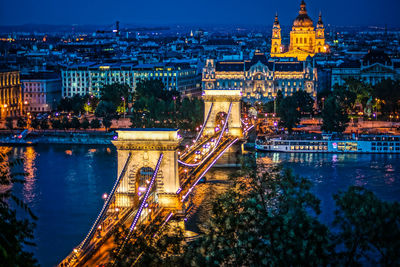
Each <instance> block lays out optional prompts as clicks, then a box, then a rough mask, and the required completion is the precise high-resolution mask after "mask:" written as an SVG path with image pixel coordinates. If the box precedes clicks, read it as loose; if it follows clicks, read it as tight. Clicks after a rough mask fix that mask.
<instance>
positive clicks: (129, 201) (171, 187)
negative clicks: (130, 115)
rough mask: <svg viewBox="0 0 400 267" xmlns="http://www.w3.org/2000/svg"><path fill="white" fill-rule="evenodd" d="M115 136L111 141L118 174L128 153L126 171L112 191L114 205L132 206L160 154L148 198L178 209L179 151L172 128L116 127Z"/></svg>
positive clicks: (178, 139) (169, 207) (143, 188)
mask: <svg viewBox="0 0 400 267" xmlns="http://www.w3.org/2000/svg"><path fill="white" fill-rule="evenodd" d="M117 132H118V139H117V140H115V141H112V143H113V144H114V145H115V146H116V148H117V153H118V176H119V175H120V174H121V172H122V170H123V168H124V165H125V162H126V161H127V159H128V156H129V154H130V153H131V159H130V161H129V164H128V169H127V175H125V177H124V178H123V179H122V180H121V182H120V185H119V187H118V189H117V191H116V193H115V205H116V206H117V207H121V208H124V207H133V206H137V205H138V204H139V198H140V196H141V195H142V194H143V193H144V192H145V191H146V189H147V186H148V183H149V180H150V179H151V177H152V176H153V173H154V168H155V166H156V165H157V162H158V159H159V158H160V155H161V154H163V157H162V161H161V165H160V167H159V171H158V173H157V177H156V182H155V184H154V186H153V189H152V195H151V200H150V201H151V202H152V203H157V205H160V206H161V207H164V208H168V209H175V210H176V209H179V207H180V201H179V199H178V196H177V194H176V192H177V191H178V189H179V187H180V184H179V170H178V161H177V158H178V154H177V148H178V146H179V143H180V138H179V136H178V130H175V129H126V130H119V131H117Z"/></svg>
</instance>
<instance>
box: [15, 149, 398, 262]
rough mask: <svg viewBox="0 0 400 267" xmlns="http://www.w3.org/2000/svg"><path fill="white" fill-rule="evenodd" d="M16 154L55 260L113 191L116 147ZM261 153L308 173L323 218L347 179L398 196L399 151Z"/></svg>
mask: <svg viewBox="0 0 400 267" xmlns="http://www.w3.org/2000/svg"><path fill="white" fill-rule="evenodd" d="M13 154H14V157H22V158H24V160H25V163H24V164H25V166H24V168H25V171H26V172H28V173H29V176H28V177H27V178H26V180H27V183H26V184H25V185H24V186H22V187H15V190H16V193H17V194H19V195H20V196H21V197H22V198H23V199H24V200H25V201H26V202H27V203H28V204H29V205H30V206H31V207H32V209H33V211H34V212H35V214H36V215H37V216H38V217H39V220H38V222H37V228H36V232H35V235H36V243H37V248H35V249H34V252H35V253H36V256H37V258H38V259H39V261H40V264H41V265H42V266H54V265H55V264H57V263H58V262H59V261H60V260H62V259H63V257H65V256H66V255H67V254H68V253H69V252H70V251H71V250H72V248H73V247H74V246H76V245H77V244H78V243H79V242H80V241H81V240H82V239H83V238H84V236H85V234H86V233H87V231H88V230H89V228H90V225H91V224H92V223H93V221H94V219H95V217H96V215H97V213H98V212H99V210H100V208H101V206H102V202H103V200H102V199H101V196H102V194H103V193H104V192H109V190H110V189H111V187H112V184H113V182H114V180H115V178H116V173H117V156H116V151H115V149H114V148H112V147H110V148H107V147H96V146H92V147H90V146H66V145H52V146H36V147H33V148H32V147H31V148H30V147H28V148H14V149H13ZM257 156H258V157H260V158H263V160H266V161H269V162H276V163H278V162H283V163H284V165H285V166H287V167H290V168H293V169H294V172H295V173H297V174H300V175H302V176H306V177H309V179H311V180H312V181H313V182H314V184H315V186H314V188H313V190H314V192H315V193H316V194H317V196H318V197H319V198H320V199H322V203H321V204H322V209H323V210H324V212H323V215H322V216H323V219H324V220H328V221H329V220H330V218H331V214H332V212H333V208H334V203H333V200H332V198H331V196H332V194H333V193H336V192H337V191H338V190H345V189H346V188H347V187H348V186H349V185H363V186H365V187H367V188H368V189H371V190H373V191H374V192H375V193H376V194H377V195H378V196H379V197H381V198H382V199H385V200H389V201H393V200H397V201H400V155H333V154H283V153H281V154H280V153H268V154H258V155H257ZM207 176H208V177H209V178H212V179H215V180H219V179H220V180H224V179H226V176H227V175H226V171H223V170H221V169H218V170H211V173H209V174H208V175H207ZM211 176H212V177H211ZM202 187H204V185H200V186H199V189H198V193H199V194H198V196H197V197H198V198H199V199H200V198H205V196H204V195H203V196H201V195H202V194H207V193H209V192H210V191H209V190H202ZM204 188H206V187H204ZM222 188H223V185H222ZM218 190H219V189H218V188H217V189H216V191H218ZM201 192H203V193H201Z"/></svg>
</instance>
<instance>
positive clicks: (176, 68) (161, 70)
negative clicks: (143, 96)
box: [134, 62, 201, 94]
mask: <svg viewBox="0 0 400 267" xmlns="http://www.w3.org/2000/svg"><path fill="white" fill-rule="evenodd" d="M134 70H135V84H136V83H137V82H138V81H139V80H140V79H161V81H162V82H163V83H164V85H165V88H166V89H167V90H169V91H171V90H176V91H179V92H182V93H184V94H191V93H192V92H193V91H196V90H201V77H200V75H197V70H196V68H192V67H191V66H190V64H189V63H175V62H168V63H156V64H139V65H137V66H135V67H134Z"/></svg>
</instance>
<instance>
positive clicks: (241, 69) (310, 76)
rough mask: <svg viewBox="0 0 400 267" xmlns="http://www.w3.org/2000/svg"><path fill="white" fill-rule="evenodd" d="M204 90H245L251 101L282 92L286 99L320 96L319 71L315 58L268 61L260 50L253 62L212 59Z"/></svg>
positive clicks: (268, 98)
mask: <svg viewBox="0 0 400 267" xmlns="http://www.w3.org/2000/svg"><path fill="white" fill-rule="evenodd" d="M202 81H203V88H205V89H241V91H242V97H243V99H244V100H247V101H255V100H257V101H269V100H272V99H274V97H276V95H277V92H278V91H279V90H281V91H282V93H283V95H284V96H289V95H292V94H293V93H294V92H296V91H306V92H307V93H309V94H311V95H312V96H313V97H315V96H316V84H317V71H316V68H315V67H314V63H313V60H312V59H307V60H306V61H298V60H295V59H293V58H290V59H269V60H268V59H267V57H266V56H265V54H264V53H261V52H259V51H256V52H255V53H254V56H253V58H252V59H251V60H237V61H215V60H213V59H208V60H207V61H206V65H205V67H204V69H203V77H202Z"/></svg>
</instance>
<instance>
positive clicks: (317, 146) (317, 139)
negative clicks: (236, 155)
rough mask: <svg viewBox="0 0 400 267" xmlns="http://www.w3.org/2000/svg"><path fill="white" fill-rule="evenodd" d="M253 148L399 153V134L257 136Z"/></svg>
mask: <svg viewBox="0 0 400 267" xmlns="http://www.w3.org/2000/svg"><path fill="white" fill-rule="evenodd" d="M255 149H256V150H258V151H268V152H298V153H302V152H303V153H304V152H306V153H310V152H321V153H385V154H391V153H399V154H400V136H394V135H362V136H358V137H355V136H354V135H353V136H351V137H350V136H349V137H348V138H346V137H340V138H339V137H334V136H332V135H321V136H307V137H301V136H298V137H273V138H263V137H258V138H257V140H256V143H255Z"/></svg>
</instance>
